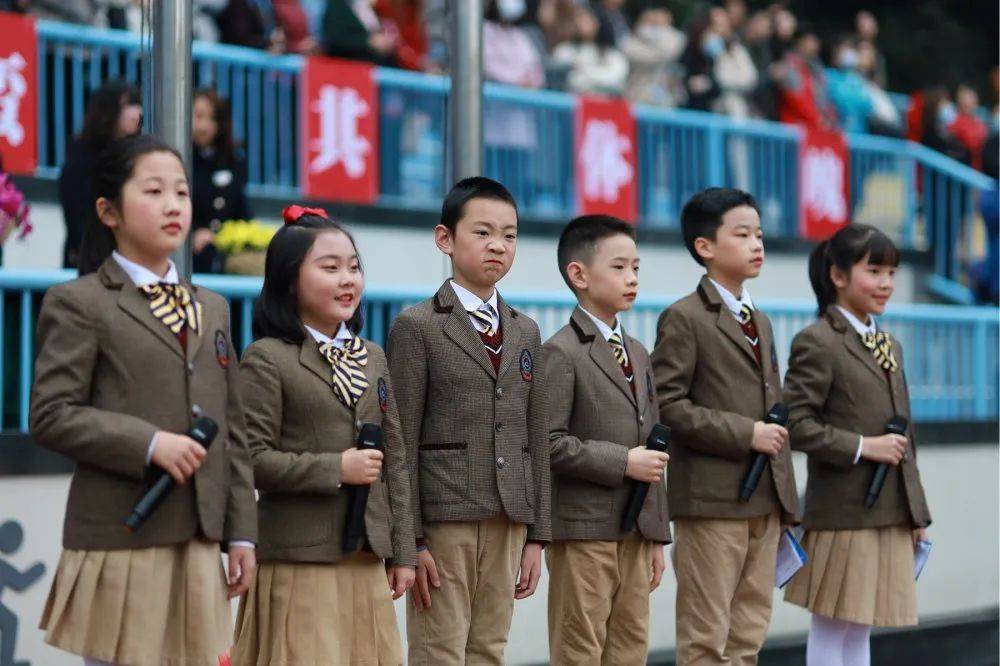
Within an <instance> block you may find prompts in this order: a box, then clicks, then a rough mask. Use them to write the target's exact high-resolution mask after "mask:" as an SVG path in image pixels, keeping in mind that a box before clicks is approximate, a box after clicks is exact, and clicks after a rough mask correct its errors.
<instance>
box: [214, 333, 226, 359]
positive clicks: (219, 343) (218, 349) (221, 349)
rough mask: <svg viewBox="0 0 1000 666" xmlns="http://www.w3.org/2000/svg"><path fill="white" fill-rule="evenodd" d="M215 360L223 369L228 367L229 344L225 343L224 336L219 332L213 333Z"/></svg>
mask: <svg viewBox="0 0 1000 666" xmlns="http://www.w3.org/2000/svg"><path fill="white" fill-rule="evenodd" d="M215 360H216V361H218V362H219V365H221V366H222V367H223V368H228V367H229V343H228V342H226V334H225V333H223V332H222V331H221V330H219V331H216V332H215Z"/></svg>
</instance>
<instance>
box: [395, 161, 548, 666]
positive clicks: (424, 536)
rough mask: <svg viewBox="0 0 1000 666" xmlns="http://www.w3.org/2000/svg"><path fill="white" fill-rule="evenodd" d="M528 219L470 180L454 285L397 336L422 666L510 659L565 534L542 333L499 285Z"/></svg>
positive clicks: (453, 224) (494, 190)
mask: <svg viewBox="0 0 1000 666" xmlns="http://www.w3.org/2000/svg"><path fill="white" fill-rule="evenodd" d="M517 222H518V220H517V205H516V203H515V201H514V199H513V197H512V196H511V195H510V193H509V192H508V191H507V189H506V188H505V187H504V186H503V185H501V184H500V183H498V182H496V181H493V180H490V179H488V178H482V177H475V178H466V179H464V180H462V181H460V182H458V183H457V184H456V185H455V186H454V187H453V188H452V189H451V191H450V192H449V193H448V195H447V196H446V197H445V200H444V204H443V206H442V209H441V222H440V224H438V225H437V226H436V227H435V229H434V240H435V242H436V244H437V246H438V249H440V250H441V251H442V252H444V253H445V254H447V255H448V256H450V257H451V261H452V270H453V275H454V277H453V278H451V279H449V280H447V281H446V282H445V283H444V284H443V285H442V286H441V288H440V289H439V290H438V292H437V293H436V294H435V295H434V297H432V298H430V299H427V300H426V301H423V302H421V303H419V304H417V305H415V306H414V307H412V308H409V309H407V310H404V311H403V312H402V313H400V315H399V316H398V317H397V318H396V321H395V322H394V324H393V327H392V331H391V332H390V334H389V343H388V350H387V351H388V355H389V366H390V369H391V371H392V377H393V383H394V384H395V385H396V387H397V388H396V395H397V396H398V401H397V402H398V406H399V416H400V422H401V425H402V429H403V439H404V441H405V443H406V446H407V451H408V454H407V458H408V460H409V464H410V483H411V484H412V485H411V493H412V495H413V499H412V502H411V507H412V511H413V514H414V531H415V533H416V536H417V542H418V551H419V552H418V558H419V564H418V568H417V583H416V585H415V586H414V589H413V590H412V591H411V593H410V599H409V601H410V602H411V603H410V604H408V605H407V622H406V625H407V640H408V643H409V662H408V663H410V664H414V665H420V664H434V665H435V666H438V665H439V664H464V663H467V662H468V663H477V664H486V663H489V664H502V663H503V651H504V646H505V645H506V643H507V633H508V632H509V630H510V622H511V617H512V614H513V606H514V599H523V598H525V597H528V596H530V595H531V594H533V593H534V591H535V588H536V586H537V585H538V578H539V575H540V573H541V551H542V545H543V544H544V543H546V542H548V541H549V540H550V538H551V530H550V525H549V501H550V491H549V443H548V432H547V430H546V420H545V409H546V407H545V395H544V390H543V387H542V380H543V370H542V364H541V362H540V359H539V351H540V349H541V341H540V339H539V333H538V326H537V325H536V324H535V322H534V321H532V320H531V319H530V318H528V317H527V316H525V315H523V314H521V313H519V312H517V311H516V310H514V309H512V308H510V307H509V306H508V305H507V304H506V303H505V302H504V301H503V299H502V298H500V296H499V294H498V293H497V290H496V283H497V282H498V281H499V280H500V279H501V278H503V276H504V275H506V274H507V271H508V270H510V267H511V263H512V262H513V259H514V251H515V247H516V241H517ZM518 570H520V577H518Z"/></svg>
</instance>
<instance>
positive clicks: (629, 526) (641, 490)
mask: <svg viewBox="0 0 1000 666" xmlns="http://www.w3.org/2000/svg"><path fill="white" fill-rule="evenodd" d="M669 442H670V428H668V427H667V426H665V425H663V424H662V423H657V424H656V425H654V426H653V429H652V430H650V431H649V436H648V437H647V438H646V448H647V449H650V450H652V451H661V452H666V450H667V444H668V443H669ZM648 492H649V484H648V483H641V482H639V481H636V482H634V485H633V486H632V492H631V493H630V494H629V496H628V504H626V505H625V513H624V515H622V530H623V531H625V532H630V531H631V530H633V529H635V521H636V520H637V519H638V518H639V512H640V511H642V505H643V503H645V501H646V494H647V493H648Z"/></svg>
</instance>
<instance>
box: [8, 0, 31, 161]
mask: <svg viewBox="0 0 1000 666" xmlns="http://www.w3.org/2000/svg"><path fill="white" fill-rule="evenodd" d="M0 35H4V38H3V40H0V156H2V157H3V170H4V171H7V172H10V173H23V174H34V173H35V167H36V166H37V165H38V137H37V123H38V101H37V98H38V90H37V86H38V71H37V67H38V64H37V63H38V42H37V39H36V36H35V21H34V19H32V18H30V17H27V16H22V15H20V14H8V13H6V12H0Z"/></svg>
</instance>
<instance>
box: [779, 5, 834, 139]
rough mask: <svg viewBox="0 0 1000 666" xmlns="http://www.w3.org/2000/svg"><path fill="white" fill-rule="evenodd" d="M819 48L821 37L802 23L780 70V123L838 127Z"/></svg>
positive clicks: (813, 126)
mask: <svg viewBox="0 0 1000 666" xmlns="http://www.w3.org/2000/svg"><path fill="white" fill-rule="evenodd" d="M819 51H820V41H819V37H818V36H817V35H816V33H815V32H813V31H812V30H810V29H809V28H808V27H806V26H804V25H800V27H799V31H798V33H797V34H796V36H795V41H794V45H793V48H792V49H791V50H790V51H788V53H786V54H785V57H784V58H783V59H782V62H781V65H780V66H779V67H778V72H777V86H778V119H779V120H781V122H783V123H789V124H793V125H805V126H806V127H810V128H818V129H836V128H837V127H838V123H837V112H836V110H835V109H834V108H833V105H832V104H830V100H829V99H828V98H827V94H826V78H825V76H824V74H823V68H822V66H821V65H820V62H819Z"/></svg>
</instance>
